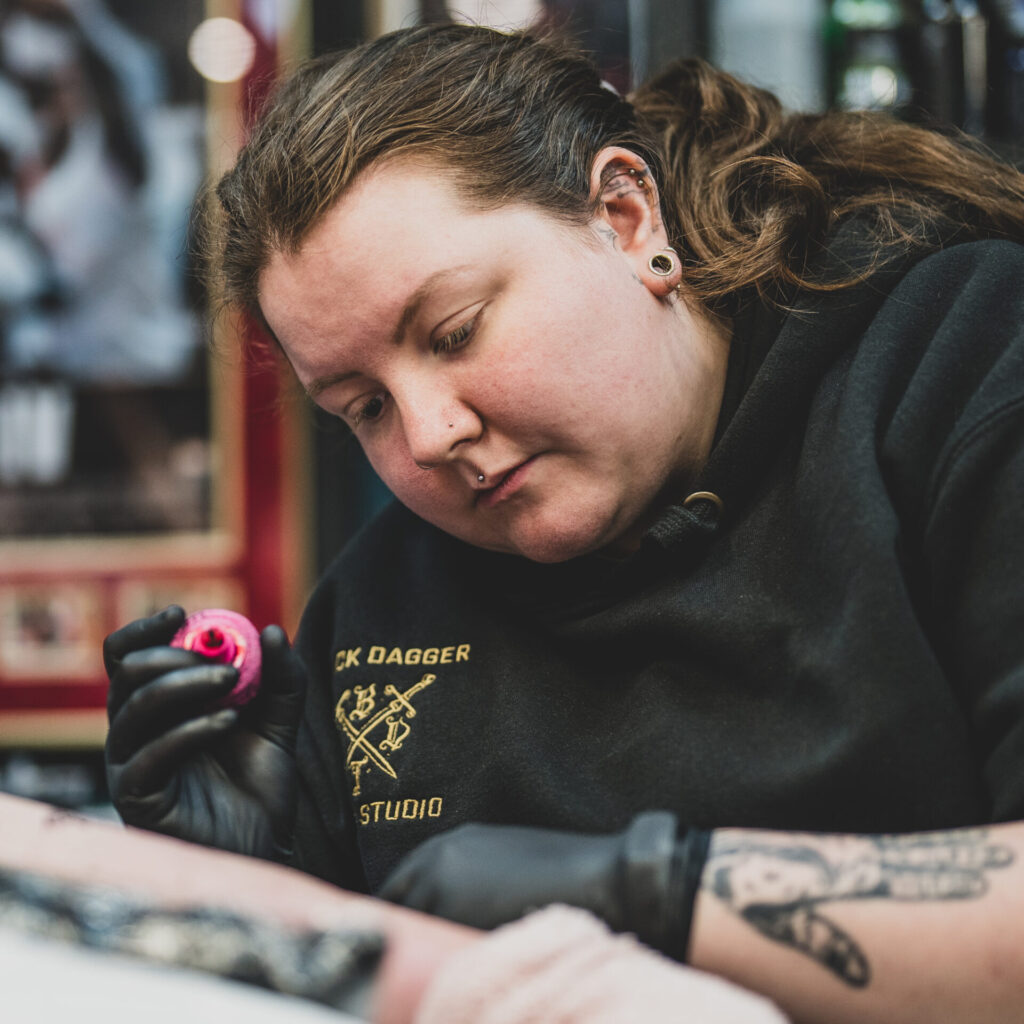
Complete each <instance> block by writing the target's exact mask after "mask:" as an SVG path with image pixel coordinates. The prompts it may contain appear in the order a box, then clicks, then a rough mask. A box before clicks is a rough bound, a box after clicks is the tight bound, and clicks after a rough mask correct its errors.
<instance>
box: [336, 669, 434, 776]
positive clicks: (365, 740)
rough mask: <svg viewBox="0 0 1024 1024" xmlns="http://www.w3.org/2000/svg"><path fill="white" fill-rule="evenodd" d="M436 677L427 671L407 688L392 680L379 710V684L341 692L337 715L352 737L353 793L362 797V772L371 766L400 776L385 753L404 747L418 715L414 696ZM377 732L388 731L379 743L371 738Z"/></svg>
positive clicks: (347, 758)
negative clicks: (401, 688) (404, 688)
mask: <svg viewBox="0 0 1024 1024" xmlns="http://www.w3.org/2000/svg"><path fill="white" fill-rule="evenodd" d="M436 678H437V676H435V675H432V674H431V673H430V672H427V673H425V674H424V675H423V676H422V678H421V679H420V681H419V682H418V683H414V684H413V685H412V686H410V687H409V688H408V689H407V690H404V691H402V690H399V689H398V687H396V686H392V685H391V684H390V683H388V684H387V686H385V687H384V695H383V697H382V698H381V700H382V701H385V703H384V705H383V707H381V708H379V709H378V707H377V703H378V702H377V684H376V683H371V684H370V685H369V686H353V687H352V688H351V689H350V690H346V691H345V692H344V693H343V694H342V695H341V698H340V699H339V701H338V704H337V706H336V707H335V709H334V717H335V718H336V719H337V722H338V725H339V726H341V729H342V731H343V732H344V733H345V735H346V736H347V737H348V751H347V752H346V754H345V764H346V766H347V767H348V770H349V771H350V772H351V773H352V779H353V786H352V795H353V796H359V794H360V793H361V792H362V775H363V772H368V771H370V767H371V765H372V766H375V767H377V768H379V769H380V770H381V771H382V772H384V774H385V775H387V776H388V777H389V778H392V779H397V778H398V775H397V773H396V772H395V769H394V768H393V767H392V765H391V762H390V761H389V760H388V758H387V757H386V756H385V755H390V754H394V753H395V752H397V751H399V750H401V749H402V744H403V743H405V740H406V738H407V737H408V735H409V733H410V732H411V731H412V726H410V725H409V720H410V719H413V718H415V717H416V708H415V707H413V703H412V699H413V697H415V696H416V694H418V693H419V692H420V691H421V690H425V689H426V688H427V687H428V686H429V685H430V684H431V683H432V682H433V681H434V680H435V679H436ZM375 732H376V734H377V735H378V736H380V734H381V733H384V735H383V736H381V737H380V739H379V740H377V741H376V742H374V739H376V737H371V734H372V733H375Z"/></svg>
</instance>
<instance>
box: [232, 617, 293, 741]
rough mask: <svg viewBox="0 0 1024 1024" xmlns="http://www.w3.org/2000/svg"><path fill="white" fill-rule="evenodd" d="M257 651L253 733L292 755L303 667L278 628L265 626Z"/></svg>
mask: <svg viewBox="0 0 1024 1024" xmlns="http://www.w3.org/2000/svg"><path fill="white" fill-rule="evenodd" d="M260 652H261V654H262V664H261V670H260V690H259V693H258V694H257V696H256V698H255V699H254V700H253V701H252V703H251V705H250V708H251V709H252V711H253V713H254V715H255V716H256V718H257V724H256V726H255V728H256V731H257V732H259V733H260V734H261V735H263V736H265V737H266V738H267V739H268V740H270V741H271V742H273V743H276V744H278V745H279V746H281V747H283V748H284V749H285V750H287V751H288V752H289V753H294V752H295V736H296V734H297V732H298V728H299V719H300V718H301V716H302V705H303V703H304V701H305V697H306V681H307V674H306V666H305V665H304V664H303V663H302V659H301V658H299V656H298V655H297V654H296V653H295V652H294V651H293V650H292V649H291V645H290V644H289V643H288V637H287V635H286V634H285V631H284V630H283V629H282V628H281V627H280V626H267V627H266V629H264V630H263V632H262V633H261V634H260ZM247 710H248V709H247Z"/></svg>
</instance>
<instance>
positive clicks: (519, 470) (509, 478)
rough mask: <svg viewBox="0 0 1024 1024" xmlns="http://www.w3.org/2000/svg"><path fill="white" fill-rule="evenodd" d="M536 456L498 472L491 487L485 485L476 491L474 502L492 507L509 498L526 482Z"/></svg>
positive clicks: (482, 506) (484, 506) (485, 506)
mask: <svg viewBox="0 0 1024 1024" xmlns="http://www.w3.org/2000/svg"><path fill="white" fill-rule="evenodd" d="M537 458H538V456H537V455H533V456H531V457H530V458H528V459H526V460H525V461H523V462H520V463H518V464H517V465H515V466H512V467H511V469H507V470H506V471H505V472H504V473H502V474H499V476H498V482H497V483H496V484H495V485H494V486H493V487H485V488H483V489H482V490H480V491H478V492H477V495H476V504H477V505H478V506H480V507H481V508H493V507H494V506H495V505H498V504H500V503H501V502H503V501H507V500H508V499H509V498H511V497H512V495H513V494H515V493H516V492H517V491H518V490H519V489H520V488H521V487H522V486H523V484H524V483H526V478H527V476H528V475H529V471H530V467H531V466H532V465H533V464H534V462H536V461H537Z"/></svg>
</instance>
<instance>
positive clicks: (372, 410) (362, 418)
mask: <svg viewBox="0 0 1024 1024" xmlns="http://www.w3.org/2000/svg"><path fill="white" fill-rule="evenodd" d="M387 399H388V396H387V395H386V394H385V393H384V392H377V394H375V395H371V396H370V397H369V398H368V399H367V400H366V401H365V402H362V403H361V404H360V405H359V406H358V407H357V408H356V409H355V411H354V412H353V413H352V425H353V426H355V427H358V426H361V425H362V424H363V423H373V422H375V421H376V420H379V419H380V418H381V416H382V415H383V414H384V410H385V409H386V408H387Z"/></svg>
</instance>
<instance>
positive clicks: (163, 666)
mask: <svg viewBox="0 0 1024 1024" xmlns="http://www.w3.org/2000/svg"><path fill="white" fill-rule="evenodd" d="M200 664H203V659H202V657H201V656H200V655H198V654H193V653H192V652H191V651H186V650H184V649H182V648H181V647H144V648H142V649H141V650H137V651H129V652H128V653H127V654H125V656H124V658H123V659H122V660H121V663H120V664H119V665H118V667H117V669H116V670H115V671H114V674H113V675H112V676H111V677H110V686H109V688H108V689H107V717H108V718H109V719H110V720H111V721H113V720H114V718H115V717H116V716H117V714H118V712H119V711H120V709H121V707H122V705H123V704H124V702H125V701H126V700H127V699H128V698H129V697H130V696H131V695H132V694H133V693H134V692H135V691H136V690H138V689H139V688H140V687H142V686H145V685H146V684H147V683H150V682H152V681H153V680H154V679H156V678H157V676H161V675H163V674H164V673H166V672H176V671H178V670H179V669H183V668H189V667H190V666H193V665H200Z"/></svg>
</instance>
